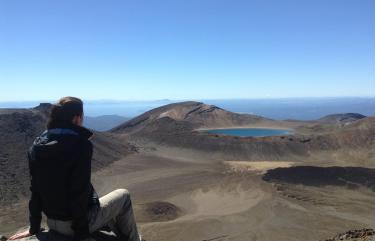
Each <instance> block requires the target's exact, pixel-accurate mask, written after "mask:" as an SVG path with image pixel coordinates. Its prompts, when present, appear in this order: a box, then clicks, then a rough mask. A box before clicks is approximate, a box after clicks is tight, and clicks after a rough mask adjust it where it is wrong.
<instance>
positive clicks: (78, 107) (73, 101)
mask: <svg viewBox="0 0 375 241" xmlns="http://www.w3.org/2000/svg"><path fill="white" fill-rule="evenodd" d="M74 116H83V101H82V100H81V99H79V98H76V97H71V96H67V97H63V98H61V99H60V100H59V101H58V102H57V103H55V104H53V105H52V108H51V112H50V115H49V119H48V122H47V129H52V128H56V127H61V126H65V125H68V124H70V123H72V120H73V117H74Z"/></svg>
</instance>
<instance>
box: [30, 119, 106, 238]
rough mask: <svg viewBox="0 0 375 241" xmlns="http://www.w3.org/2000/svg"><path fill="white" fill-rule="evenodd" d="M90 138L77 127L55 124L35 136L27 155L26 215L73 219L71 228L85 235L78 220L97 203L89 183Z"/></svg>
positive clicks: (81, 223) (85, 131)
mask: <svg viewBox="0 0 375 241" xmlns="http://www.w3.org/2000/svg"><path fill="white" fill-rule="evenodd" d="M91 135H92V133H91V132H90V131H89V130H87V129H85V128H83V127H80V126H77V125H73V124H70V125H59V126H56V127H55V128H52V129H48V130H46V131H45V132H44V133H43V134H42V135H41V136H39V137H37V138H36V139H35V141H34V143H33V145H32V147H31V148H30V150H29V152H28V157H29V168H30V174H31V181H32V185H31V188H32V194H33V197H32V198H31V201H30V212H32V213H33V212H34V213H35V214H36V213H38V212H39V211H40V210H42V211H43V212H44V213H45V214H46V216H47V217H48V218H52V219H58V220H76V222H75V223H74V225H73V229H74V230H75V231H76V232H77V233H82V232H85V230H84V229H86V228H85V227H84V226H85V225H86V224H85V220H81V219H84V217H85V216H86V215H87V214H88V209H89V208H90V206H93V205H98V202H99V201H98V200H97V199H95V197H96V194H95V191H94V190H93V188H92V185H91V183H90V173H91V156H92V144H91V142H90V141H89V140H88V138H89V137H90V136H91ZM41 204H43V205H41ZM39 205H41V207H39ZM31 217H32V220H30V221H31V222H32V224H33V223H39V220H38V219H39V217H38V216H37V215H36V218H35V219H36V220H33V219H34V217H35V215H31ZM32 226H33V225H32ZM35 227H36V228H38V227H37V225H35Z"/></svg>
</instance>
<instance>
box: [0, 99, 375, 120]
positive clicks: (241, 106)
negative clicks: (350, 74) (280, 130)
mask: <svg viewBox="0 0 375 241" xmlns="http://www.w3.org/2000/svg"><path fill="white" fill-rule="evenodd" d="M180 101H183V100H156V101H115V100H95V101H85V114H86V115H88V116H93V117H95V116H101V115H120V116H124V117H127V118H132V117H135V116H137V115H140V114H142V113H144V112H146V111H148V110H151V109H153V108H156V107H159V106H162V105H166V104H170V103H174V102H180ZM195 101H201V102H204V103H207V104H212V105H217V106H219V107H221V108H223V109H226V110H229V111H233V112H237V113H248V114H256V115H260V116H264V117H268V118H272V119H276V120H285V119H297V120H313V119H318V118H321V117H323V116H326V115H329V114H337V113H348V112H352V113H360V114H363V115H366V116H375V97H374V98H355V97H348V98H344V97H340V98H283V99H231V100H195ZM40 102H51V101H19V102H0V108H11V107H13V108H30V107H34V106H36V105H38V104H39V103H40Z"/></svg>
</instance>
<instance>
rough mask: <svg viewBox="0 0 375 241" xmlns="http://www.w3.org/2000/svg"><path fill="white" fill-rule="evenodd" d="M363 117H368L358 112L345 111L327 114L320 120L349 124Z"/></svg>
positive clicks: (321, 121)
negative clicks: (343, 112)
mask: <svg viewBox="0 0 375 241" xmlns="http://www.w3.org/2000/svg"><path fill="white" fill-rule="evenodd" d="M363 118H366V116H365V115H362V114H358V113H345V114H334V115H327V116H325V117H323V118H320V119H318V122H319V123H323V124H336V125H347V124H349V123H352V122H354V121H357V120H360V119H363Z"/></svg>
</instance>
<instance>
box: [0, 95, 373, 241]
mask: <svg viewBox="0 0 375 241" xmlns="http://www.w3.org/2000/svg"><path fill="white" fill-rule="evenodd" d="M27 111H28V110H24V112H27ZM12 113H13V112H12ZM37 113H38V115H39V114H40V113H39V112H37ZM8 114H9V113H8V112H6V113H5V111H4V113H3V114H1V113H0V117H1V118H2V119H1V120H4V119H5V117H4V116H5V115H8ZM348 117H350V118H346V116H345V115H339V116H337V115H335V116H331V117H327V118H325V119H321V120H317V121H309V122H302V121H274V120H270V119H266V118H262V117H259V116H253V115H240V114H235V113H231V112H227V111H225V110H222V109H220V108H217V107H215V106H208V105H204V104H202V103H198V102H185V103H180V104H172V105H168V106H164V107H161V108H157V109H155V110H152V111H150V112H147V113H145V114H144V115H142V116H140V117H137V118H135V119H133V120H130V121H129V122H126V123H124V124H122V125H120V126H118V127H116V128H114V129H112V130H111V132H105V133H95V136H96V137H95V138H96V139H93V142H94V145H95V148H96V149H95V151H96V153H97V154H96V156H95V159H94V160H93V162H94V166H95V168H94V170H93V171H94V173H93V183H94V186H95V188H96V189H97V191H98V192H99V194H100V195H104V194H106V193H108V192H110V191H112V190H113V189H116V188H127V189H129V191H130V193H131V195H132V199H133V204H134V209H135V214H136V219H137V221H138V223H139V227H140V230H141V232H142V234H143V236H144V238H145V239H146V240H147V241H169V240H170V241H172V240H179V241H203V240H206V241H207V240H212V241H220V240H221V241H225V240H238V241H248V240H261V241H263V240H264V241H273V240H275V241H276V240H277V241H283V240H285V241H293V240H296V241H297V240H298V241H302V240H304V241H310V240H311V241H313V240H314V241H317V240H325V239H327V238H329V237H334V236H335V235H336V234H339V233H344V232H346V231H347V230H352V229H363V228H374V227H375V219H374V217H375V193H374V185H375V181H374V173H375V169H373V168H374V167H375V151H374V147H375V119H374V118H373V117H363V116H360V115H349V116H348ZM7 118H10V117H7ZM27 118H28V117H27ZM25 119H26V117H24V118H23V120H25ZM43 121H44V119H41V120H40V123H43ZM8 122H9V121H8ZM4 123H5V121H4ZM33 123H35V122H33ZM2 126H3V124H2ZM42 127H43V125H39V127H37V130H38V131H39V130H40V129H42ZM218 127H270V128H271V127H272V128H288V129H292V130H293V133H292V134H290V135H286V136H273V137H259V138H254V137H247V138H240V137H232V136H223V135H215V134H208V133H205V132H204V131H203V129H205V128H218ZM12 128H13V127H12ZM14 128H16V127H14ZM1 130H2V132H5V131H8V135H10V136H14V133H20V135H21V134H22V135H23V133H24V132H23V131H21V130H18V129H8V130H5V129H4V130H3V129H1ZM16 130H17V131H16ZM38 131H34V132H32V133H31V134H30V138H31V136H33V135H35V134H36V133H37V132H38ZM22 138H23V136H22ZM30 140H31V139H30ZM30 140H29V139H27V140H26V141H25V142H24V144H23V145H22V146H19V147H17V148H18V149H17V150H14V151H12V152H9V154H7V153H8V152H7V150H1V154H3V156H4V157H3V158H4V159H1V163H2V166H4V165H10V164H9V163H12V162H14V163H23V162H24V161H25V159H17V160H18V162H16V159H15V158H16V157H14V158H13V156H11V155H13V154H11V153H15V152H23V151H25V148H26V147H27V145H29V144H30ZM2 141H4V139H2ZM4 153H5V154H6V155H8V156H6V155H5V154H4ZM5 157H6V158H7V159H6V160H5ZM10 157H11V158H10ZM4 160H5V161H6V162H5V161H4ZM4 163H6V164H4ZM95 163H97V164H95ZM17 165H21V164H17ZM22 165H24V164H22ZM11 167H13V166H11ZM24 167H25V166H24ZM5 170H6V172H5ZM26 171H27V168H24V171H23V172H22V175H24V176H25V177H27V172H26ZM12 173H15V174H14V176H12V175H13V174H12ZM1 175H2V176H5V177H6V178H7V179H6V180H8V181H7V183H12V185H11V186H12V189H11V190H10V191H9V187H7V188H5V187H1V189H0V190H1V192H2V193H5V194H6V195H7V196H4V197H5V198H3V199H4V200H2V205H1V208H0V214H1V215H0V233H1V234H3V235H6V236H7V235H10V234H11V233H13V232H15V231H17V230H19V229H23V228H26V227H27V225H28V224H27V197H28V193H27V191H23V192H21V193H19V195H18V194H17V195H14V194H15V193H18V190H26V189H27V188H26V189H25V187H27V185H28V184H27V181H25V183H18V182H17V180H18V177H19V176H20V175H21V174H18V173H16V172H12V170H11V168H9V167H7V169H2V171H1ZM22 175H21V176H22ZM12 178H13V179H12ZM25 180H27V178H25ZM2 186H3V183H2ZM348 240H349V239H348ZM353 240H354V239H353Z"/></svg>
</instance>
